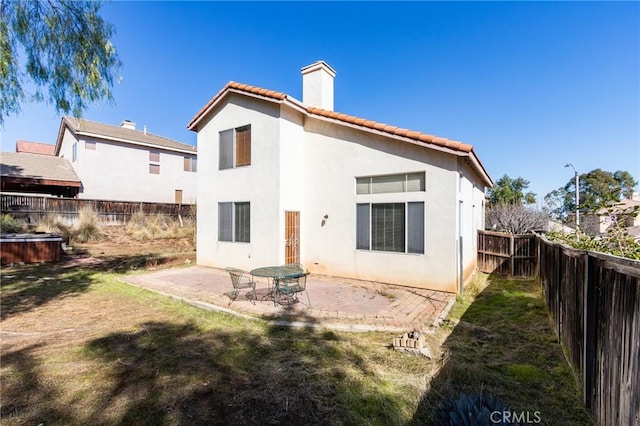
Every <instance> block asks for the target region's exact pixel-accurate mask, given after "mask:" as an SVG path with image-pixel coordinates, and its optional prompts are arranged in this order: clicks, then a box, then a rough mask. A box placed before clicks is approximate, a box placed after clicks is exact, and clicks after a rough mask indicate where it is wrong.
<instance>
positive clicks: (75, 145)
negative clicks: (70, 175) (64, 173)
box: [71, 142, 78, 161]
mask: <svg viewBox="0 0 640 426" xmlns="http://www.w3.org/2000/svg"><path fill="white" fill-rule="evenodd" d="M77 159H78V142H74V143H73V146H72V147H71V161H76V160H77Z"/></svg>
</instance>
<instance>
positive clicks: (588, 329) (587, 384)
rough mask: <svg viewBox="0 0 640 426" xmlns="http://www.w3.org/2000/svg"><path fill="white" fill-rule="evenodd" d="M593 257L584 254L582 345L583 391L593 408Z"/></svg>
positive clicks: (594, 344) (594, 346) (587, 253)
mask: <svg viewBox="0 0 640 426" xmlns="http://www.w3.org/2000/svg"><path fill="white" fill-rule="evenodd" d="M591 264H592V258H591V256H589V252H585V254H584V284H583V285H584V293H583V294H584V305H583V309H584V314H583V318H584V332H583V339H584V342H583V345H582V350H583V354H582V368H583V369H584V371H583V372H582V378H583V380H582V388H583V389H582V393H583V400H584V405H585V407H587V408H589V409H590V410H592V409H593V404H592V402H593V398H592V395H593V375H594V374H595V356H596V349H597V348H596V324H597V312H596V310H597V300H596V298H597V291H596V288H595V287H596V280H595V277H593V274H592V273H590V272H591V269H592V268H591Z"/></svg>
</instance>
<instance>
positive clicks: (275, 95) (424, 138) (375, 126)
mask: <svg viewBox="0 0 640 426" xmlns="http://www.w3.org/2000/svg"><path fill="white" fill-rule="evenodd" d="M229 90H235V91H240V92H246V93H250V94H254V95H260V96H263V97H266V98H271V99H273V100H276V101H284V100H285V99H287V100H293V101H295V99H293V98H291V97H290V96H289V95H287V94H285V93H281V92H276V91H274V90H268V89H263V88H260V87H256V86H250V85H248V84H242V83H236V82H235V81H230V82H229V83H227V84H226V85H225V86H224V88H222V90H220V91H219V92H218V93H216V94H215V96H214V97H213V98H211V100H210V101H209V102H207V104H206V105H205V106H204V107H202V108H201V109H200V111H198V113H197V114H196V115H195V116H194V117H193V118H192V119H191V121H190V122H189V124H188V125H187V128H189V129H190V130H194V129H195V125H196V123H197V122H198V121H199V120H200V119H201V118H202V116H204V115H205V114H206V113H207V111H208V110H209V108H210V107H211V106H212V105H213V104H215V103H216V102H217V101H218V100H219V99H220V98H221V97H222V96H223V95H224V94H225V93H226V92H227V91H229ZM301 105H302V104H301ZM303 108H305V109H306V112H307V113H308V114H310V115H317V116H321V117H325V118H332V119H335V120H338V121H342V122H344V123H348V124H352V125H356V126H360V127H364V128H367V129H371V130H378V131H380V132H383V133H388V134H391V135H396V136H402V137H405V138H408V139H413V140H416V141H419V142H423V143H427V144H433V145H438V146H441V147H446V148H449V149H452V150H454V151H462V152H471V150H472V149H473V146H472V145H468V144H465V143H462V142H456V141H452V140H449V139H446V138H441V137H437V136H433V135H428V134H426V133H421V132H416V131H412V130H408V129H401V128H398V127H396V126H390V125H388V124H383V123H379V122H376V121H371V120H366V119H364V118H359V117H356V116H353V115H347V114H342V113H339V112H335V111H328V110H324V109H321V108H315V107H304V106H303Z"/></svg>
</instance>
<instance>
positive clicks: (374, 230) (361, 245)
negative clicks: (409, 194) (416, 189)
mask: <svg viewBox="0 0 640 426" xmlns="http://www.w3.org/2000/svg"><path fill="white" fill-rule="evenodd" d="M356 248H357V249H359V250H372V251H390V252H398V253H416V254H424V202H423V201H418V202H412V201H409V202H399V203H358V204H357V205H356Z"/></svg>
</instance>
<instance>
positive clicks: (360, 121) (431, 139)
mask: <svg viewBox="0 0 640 426" xmlns="http://www.w3.org/2000/svg"><path fill="white" fill-rule="evenodd" d="M307 112H309V113H310V114H315V115H320V116H323V117H328V118H333V119H336V120H339V121H342V122H345V123H349V124H355V125H357V126H361V127H366V128H369V129H373V130H378V131H381V132H383V133H389V134H392V135H397V136H402V137H405V138H408V139H413V140H416V141H419V142H424V143H428V144H433V145H438V146H442V147H445V148H450V149H452V150H454V151H463V152H471V150H472V149H473V146H472V145H468V144H465V143H462V142H456V141H452V140H449V139H446V138H440V137H437V136H433V135H428V134H426V133H421V132H416V131H413V130H409V129H401V128H399V127H396V126H390V125H388V124H383V123H378V122H376V121H371V120H365V119H364V118H358V117H355V116H353V115H347V114H341V113H338V112H335V111H328V110H325V109H321V108H314V107H307Z"/></svg>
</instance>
